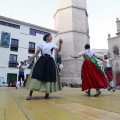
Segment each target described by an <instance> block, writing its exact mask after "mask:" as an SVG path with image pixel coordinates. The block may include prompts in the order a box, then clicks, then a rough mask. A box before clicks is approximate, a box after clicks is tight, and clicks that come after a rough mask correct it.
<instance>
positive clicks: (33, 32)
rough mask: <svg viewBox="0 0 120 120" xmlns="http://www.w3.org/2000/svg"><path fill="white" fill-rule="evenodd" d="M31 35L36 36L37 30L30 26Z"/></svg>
mask: <svg viewBox="0 0 120 120" xmlns="http://www.w3.org/2000/svg"><path fill="white" fill-rule="evenodd" d="M30 35H34V36H36V30H35V29H32V28H30Z"/></svg>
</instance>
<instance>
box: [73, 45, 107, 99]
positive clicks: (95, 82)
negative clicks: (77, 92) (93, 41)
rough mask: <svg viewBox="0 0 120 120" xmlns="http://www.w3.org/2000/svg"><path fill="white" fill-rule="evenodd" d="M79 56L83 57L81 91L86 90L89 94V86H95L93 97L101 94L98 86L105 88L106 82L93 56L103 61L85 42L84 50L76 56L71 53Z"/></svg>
mask: <svg viewBox="0 0 120 120" xmlns="http://www.w3.org/2000/svg"><path fill="white" fill-rule="evenodd" d="M81 56H83V58H84V62H83V65H82V70H81V76H82V91H84V90H87V91H86V93H87V94H88V96H90V90H91V88H95V89H96V94H95V95H94V97H97V96H99V95H100V94H101V91H100V88H107V87H108V83H107V80H106V78H105V76H104V72H103V71H102V70H101V68H100V66H98V64H97V60H96V59H95V57H96V58H97V59H99V60H101V61H103V62H105V61H104V60H102V59H101V58H100V57H98V56H97V54H96V53H95V52H94V51H92V50H90V45H89V44H86V45H85V51H82V52H80V53H78V55H77V56H72V55H71V57H72V58H79V57H81Z"/></svg>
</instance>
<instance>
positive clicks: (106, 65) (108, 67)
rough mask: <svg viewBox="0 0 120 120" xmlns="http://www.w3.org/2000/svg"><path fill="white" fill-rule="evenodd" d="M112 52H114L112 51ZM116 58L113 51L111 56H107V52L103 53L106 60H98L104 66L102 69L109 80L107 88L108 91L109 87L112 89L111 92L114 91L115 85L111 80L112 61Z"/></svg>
mask: <svg viewBox="0 0 120 120" xmlns="http://www.w3.org/2000/svg"><path fill="white" fill-rule="evenodd" d="M113 53H114V52H113ZM115 59H116V54H115V53H114V57H113V58H109V57H108V54H107V53H106V54H104V60H105V61H106V63H104V62H102V61H100V62H99V64H100V65H103V67H104V71H105V74H106V76H107V79H108V81H109V87H108V90H109V91H110V90H111V89H112V90H113V92H115V85H114V82H113V70H112V66H113V64H112V62H113V61H114V60H115Z"/></svg>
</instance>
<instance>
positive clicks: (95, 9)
mask: <svg viewBox="0 0 120 120" xmlns="http://www.w3.org/2000/svg"><path fill="white" fill-rule="evenodd" d="M54 1H55V0H34V1H33V0H0V15H2V16H5V17H10V18H13V19H17V20H21V21H24V22H28V23H32V24H36V25H39V26H42V27H46V28H50V29H54V18H53V16H54V13H55V11H54V5H55V3H54ZM86 1H87V12H88V15H89V17H88V22H89V32H90V44H91V48H98V49H108V44H107V38H108V33H110V34H111V37H115V36H116V32H117V28H116V18H120V0H86Z"/></svg>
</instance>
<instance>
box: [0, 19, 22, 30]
mask: <svg viewBox="0 0 120 120" xmlns="http://www.w3.org/2000/svg"><path fill="white" fill-rule="evenodd" d="M0 25H4V26H8V27H12V28H16V29H20V25H16V24H12V23H8V22H4V21H0Z"/></svg>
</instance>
